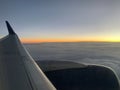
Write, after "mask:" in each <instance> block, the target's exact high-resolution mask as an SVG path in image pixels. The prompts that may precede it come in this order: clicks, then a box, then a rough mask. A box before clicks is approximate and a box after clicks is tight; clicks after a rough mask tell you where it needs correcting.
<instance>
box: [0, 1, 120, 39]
mask: <svg viewBox="0 0 120 90" xmlns="http://www.w3.org/2000/svg"><path fill="white" fill-rule="evenodd" d="M119 9H120V0H1V1H0V30H1V32H0V36H4V35H6V34H7V32H6V30H7V29H6V26H5V23H4V21H5V20H8V21H9V22H10V23H11V25H12V27H13V28H14V29H15V31H16V32H17V34H18V35H19V36H20V38H21V39H25V38H26V39H31V38H32V39H47V40H48V39H59V40H62V39H69V40H70V39H71V40H72V41H74V40H76V41H77V40H78V41H81V40H82V41H90V40H91V41H94V40H95V41H96V40H98V41H102V40H103V41H107V40H108V41H120V10H119Z"/></svg>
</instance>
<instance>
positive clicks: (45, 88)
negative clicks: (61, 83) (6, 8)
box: [0, 21, 56, 90]
mask: <svg viewBox="0 0 120 90" xmlns="http://www.w3.org/2000/svg"><path fill="white" fill-rule="evenodd" d="M6 24H7V28H8V32H9V34H8V35H7V36H5V37H4V38H2V39H1V40H0V90H56V89H55V87H54V86H53V85H52V83H51V82H50V81H49V80H48V78H47V77H46V75H45V74H44V73H43V72H42V70H41V69H40V68H39V66H38V65H37V64H36V62H35V61H34V60H33V59H32V57H31V56H30V55H29V53H28V52H27V51H26V49H25V48H24V47H23V45H22V44H21V42H20V40H19V38H18V36H17V34H16V33H15V32H14V31H13V29H12V27H11V26H10V24H9V23H8V22H7V21H6Z"/></svg>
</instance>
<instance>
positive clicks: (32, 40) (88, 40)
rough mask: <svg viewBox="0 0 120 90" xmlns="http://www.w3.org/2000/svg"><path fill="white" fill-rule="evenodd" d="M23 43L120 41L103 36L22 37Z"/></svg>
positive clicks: (119, 40)
mask: <svg viewBox="0 0 120 90" xmlns="http://www.w3.org/2000/svg"><path fill="white" fill-rule="evenodd" d="M21 41H22V42H23V43H43V42H120V39H116V38H105V39H35V38H32V39H27V38H22V39H21Z"/></svg>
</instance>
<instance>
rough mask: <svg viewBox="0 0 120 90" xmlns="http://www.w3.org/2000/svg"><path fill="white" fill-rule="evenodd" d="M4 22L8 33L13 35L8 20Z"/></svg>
mask: <svg viewBox="0 0 120 90" xmlns="http://www.w3.org/2000/svg"><path fill="white" fill-rule="evenodd" d="M5 23H6V26H7V29H8V33H9V34H10V35H15V34H16V33H15V32H14V30H13V29H12V27H11V26H10V24H9V22H8V21H5Z"/></svg>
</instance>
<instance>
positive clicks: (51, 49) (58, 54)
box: [24, 42, 120, 78]
mask: <svg viewBox="0 0 120 90" xmlns="http://www.w3.org/2000/svg"><path fill="white" fill-rule="evenodd" d="M24 45H25V47H26V48H27V50H28V51H29V52H30V54H31V55H32V57H33V58H34V59H35V60H60V61H67V60H69V61H74V62H79V63H84V64H98V65H105V66H109V67H111V68H112V69H113V70H114V71H115V72H116V73H117V75H118V76H119V78H120V43H105V42H103V43H97V42H93V43H89V42H81V43H39V44H24Z"/></svg>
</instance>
